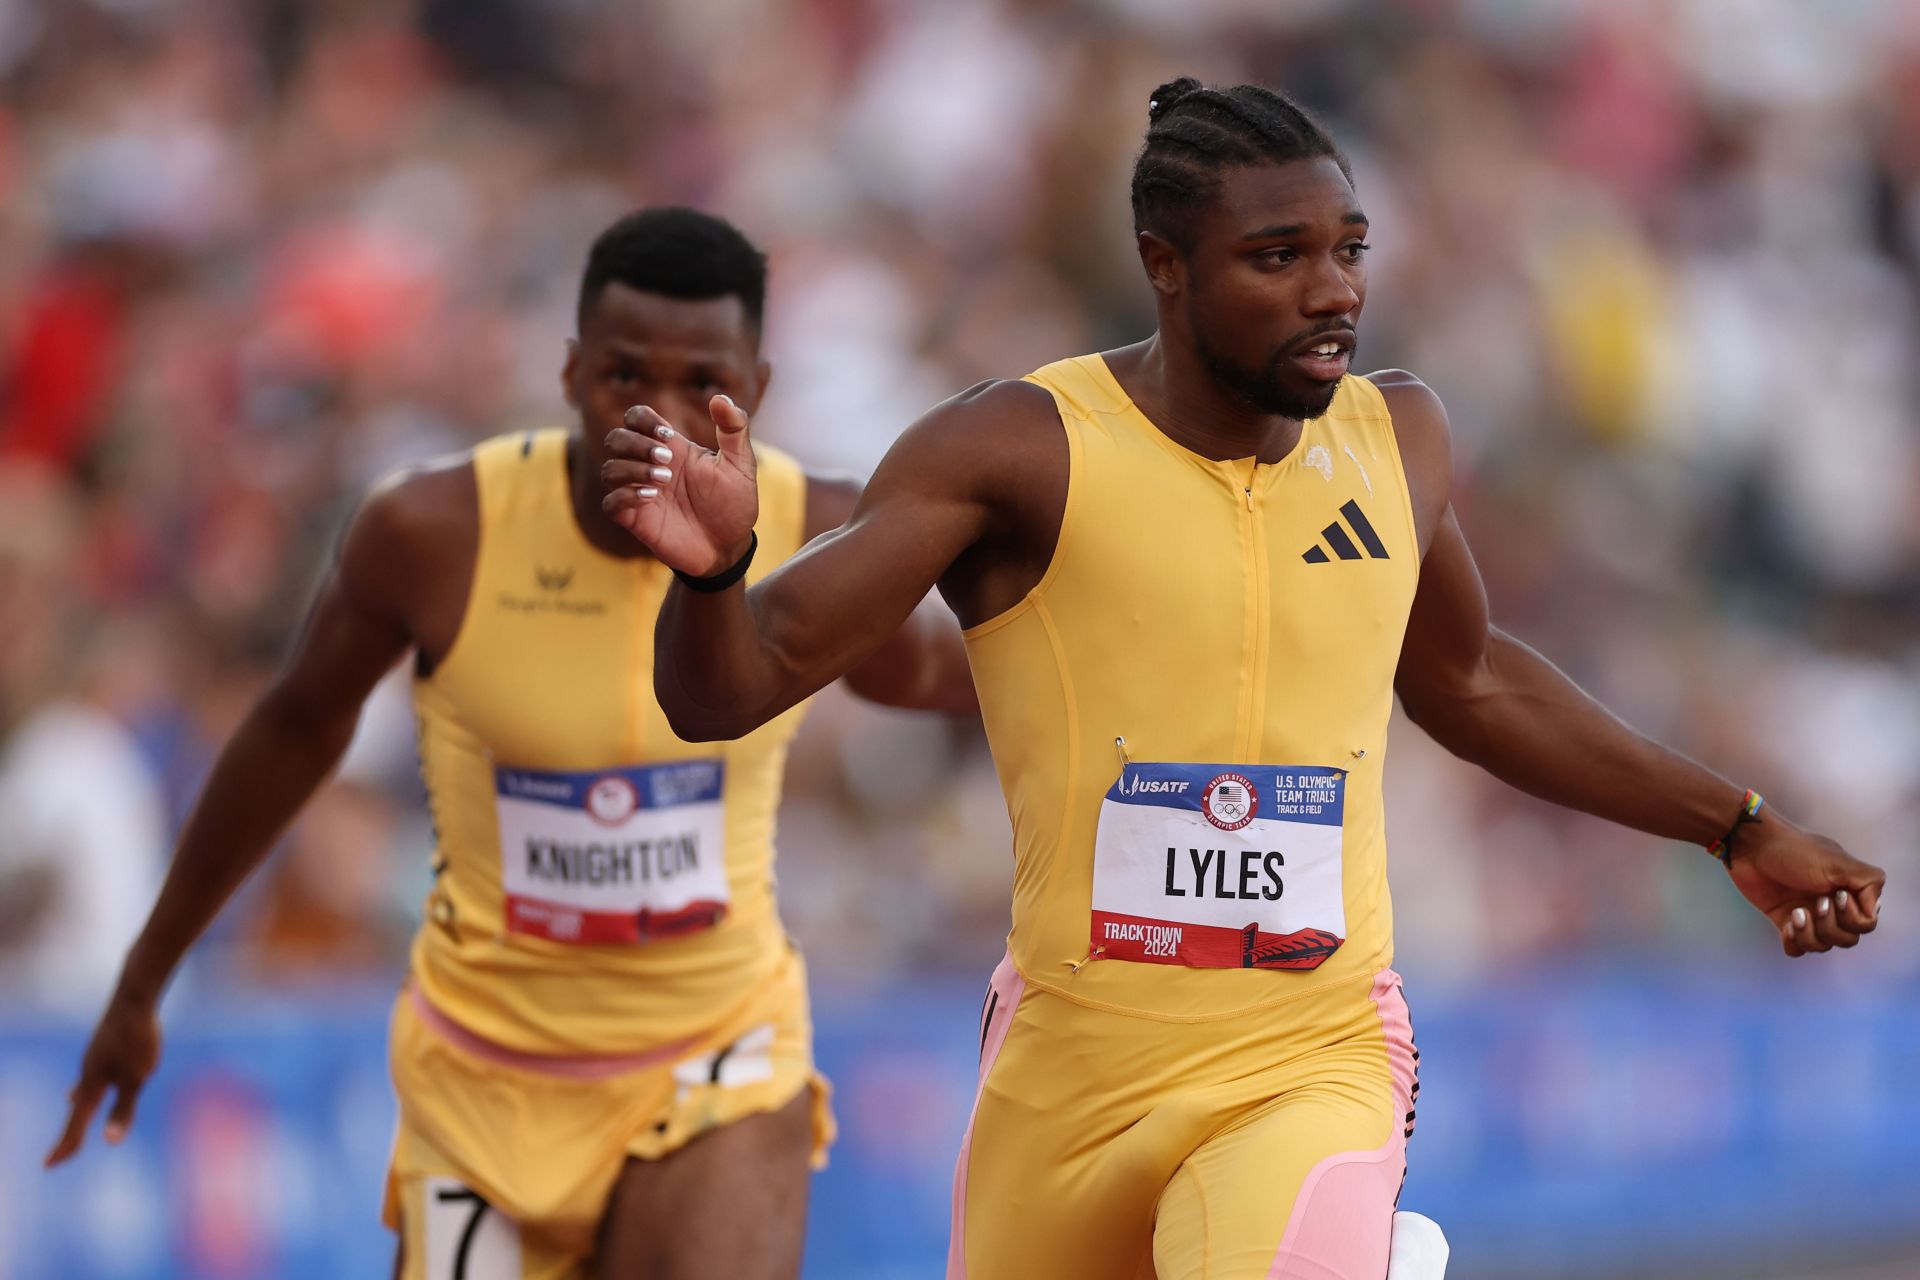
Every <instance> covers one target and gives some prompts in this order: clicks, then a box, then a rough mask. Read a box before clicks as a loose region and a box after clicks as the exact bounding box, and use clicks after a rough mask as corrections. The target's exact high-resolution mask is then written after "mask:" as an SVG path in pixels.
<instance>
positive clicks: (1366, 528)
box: [1300, 502, 1390, 564]
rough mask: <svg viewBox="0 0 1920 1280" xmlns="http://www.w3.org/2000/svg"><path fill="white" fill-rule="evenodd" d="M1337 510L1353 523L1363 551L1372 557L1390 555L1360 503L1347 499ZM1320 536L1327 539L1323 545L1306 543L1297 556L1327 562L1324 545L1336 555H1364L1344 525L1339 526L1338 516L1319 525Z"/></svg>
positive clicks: (1359, 557) (1353, 558) (1316, 561)
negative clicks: (1328, 523) (1309, 545)
mask: <svg viewBox="0 0 1920 1280" xmlns="http://www.w3.org/2000/svg"><path fill="white" fill-rule="evenodd" d="M1340 514H1341V515H1343V516H1345V517H1346V518H1347V524H1350V525H1352V526H1353V532H1354V534H1355V536H1357V537H1358V538H1359V539H1360V547H1365V548H1366V549H1367V551H1366V554H1367V555H1368V556H1371V557H1373V558H1374V559H1375V560H1386V559H1389V558H1390V557H1389V556H1388V555H1387V547H1386V544H1385V543H1383V542H1381V541H1380V535H1379V534H1377V533H1375V532H1374V531H1373V525H1372V524H1371V523H1369V522H1368V520H1367V513H1366V512H1364V511H1362V510H1361V509H1360V504H1359V503H1357V502H1349V503H1347V504H1346V505H1345V506H1343V507H1341V508H1340ZM1320 536H1321V537H1322V538H1324V539H1326V546H1324V547H1323V546H1320V545H1319V544H1317V543H1316V544H1315V545H1313V546H1311V547H1308V548H1307V549H1306V551H1305V552H1303V553H1302V554H1301V556H1300V558H1301V559H1302V560H1305V561H1306V562H1307V563H1308V564H1326V563H1328V561H1329V557H1328V555H1327V547H1332V548H1333V554H1334V555H1336V556H1339V557H1340V558H1341V559H1342V560H1359V559H1362V558H1363V557H1362V556H1361V553H1360V547H1356V546H1354V545H1353V539H1352V538H1349V537H1348V536H1347V531H1346V528H1345V527H1344V526H1342V525H1341V523H1340V522H1339V521H1338V520H1335V521H1334V522H1333V523H1332V524H1330V525H1328V526H1327V527H1326V528H1324V529H1322V530H1321V531H1320Z"/></svg>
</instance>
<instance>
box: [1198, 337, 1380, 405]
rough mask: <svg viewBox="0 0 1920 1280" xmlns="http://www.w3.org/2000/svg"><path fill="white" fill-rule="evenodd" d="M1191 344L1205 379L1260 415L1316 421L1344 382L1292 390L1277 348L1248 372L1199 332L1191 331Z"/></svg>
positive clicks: (1319, 384) (1282, 357)
mask: <svg viewBox="0 0 1920 1280" xmlns="http://www.w3.org/2000/svg"><path fill="white" fill-rule="evenodd" d="M1193 345H1194V349H1195V350H1196V351H1197V352H1198V353H1199V355H1200V362H1201V363H1202V364H1203V365H1205V366H1206V369H1207V374H1208V376H1209V377H1211V378H1212V379H1213V380H1214V381H1215V382H1217V383H1219V384H1220V385H1221V386H1222V387H1224V388H1226V390H1227V392H1228V393H1229V394H1230V395H1232V396H1234V397H1235V398H1236V399H1239V400H1241V401H1244V402H1245V403H1246V404H1247V405H1248V406H1250V407H1251V408H1253V409H1255V410H1257V411H1259V412H1260V413H1269V414H1274V415H1276V416H1278V417H1282V418H1294V419H1297V420H1299V421H1301V422H1305V421H1307V419H1309V418H1317V417H1319V416H1320V415H1321V414H1323V413H1325V412H1326V411H1327V407H1328V406H1329V405H1331V404H1332V403H1333V397H1334V393H1335V392H1336V391H1338V390H1339V389H1340V382H1344V381H1346V379H1345V378H1344V377H1342V378H1341V379H1340V382H1326V383H1314V384H1311V385H1310V386H1309V387H1307V388H1305V389H1303V390H1295V389H1293V388H1291V387H1288V386H1287V384H1286V382H1285V380H1284V378H1283V376H1282V374H1281V370H1282V368H1284V367H1285V364H1286V361H1287V355H1286V353H1285V352H1283V351H1282V350H1281V349H1280V348H1279V347H1275V348H1273V350H1272V351H1270V352H1268V354H1267V360H1266V363H1265V364H1264V365H1263V366H1262V367H1260V368H1257V369H1250V368H1248V367H1247V366H1245V365H1243V364H1239V363H1237V362H1235V361H1234V360H1233V359H1231V358H1230V357H1228V356H1227V355H1226V354H1224V353H1223V352H1221V351H1220V350H1219V349H1217V348H1216V347H1214V346H1213V344H1212V343H1210V342H1208V341H1207V339H1206V335H1204V334H1202V333H1201V332H1200V331H1199V330H1198V329H1196V330H1194V334H1193Z"/></svg>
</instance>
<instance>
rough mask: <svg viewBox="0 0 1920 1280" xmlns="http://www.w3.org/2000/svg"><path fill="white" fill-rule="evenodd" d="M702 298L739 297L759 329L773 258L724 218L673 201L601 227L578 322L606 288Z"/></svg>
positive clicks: (585, 278) (590, 258)
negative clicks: (615, 286)
mask: <svg viewBox="0 0 1920 1280" xmlns="http://www.w3.org/2000/svg"><path fill="white" fill-rule="evenodd" d="M613 281H618V282H619V283H621V284H624V285H626V286H627V287H628V288H630V289H639V290H641V291H642V292H644V293H660V294H665V295H666V296H667V297H669V298H687V299H691V300H695V301H698V300H703V299H706V298H726V297H734V298H738V299H740V301H741V304H742V305H744V306H745V307H746V310H747V320H748V322H749V323H750V324H751V325H752V326H753V329H754V332H755V333H758V332H759V331H760V319H761V316H762V314H763V313H764V312H765V310H766V304H767V256H766V255H765V254H763V253H761V252H760V250H758V249H756V248H754V246H753V242H752V241H751V240H749V239H747V238H746V236H744V235H742V234H741V233H740V229H739V228H738V227H736V226H734V225H733V224H732V223H731V222H728V221H727V220H726V219H725V218H716V217H714V216H713V215H712V214H710V213H702V212H700V211H699V210H698V209H687V208H682V207H679V206H671V207H666V208H659V209H641V210H639V211H637V212H635V213H630V214H628V215H627V216H626V217H624V218H622V219H620V221H618V222H616V223H614V224H613V225H612V226H610V227H608V228H607V229H606V230H605V231H602V232H601V233H600V234H599V236H598V237H597V238H596V239H595V240H594V242H593V248H592V249H590V250H588V251H587V269H586V272H585V273H584V274H583V275H582V276H581V277H580V307H579V311H578V312H577V314H576V317H575V319H576V322H577V323H580V324H585V323H586V319H587V312H588V310H589V309H590V308H592V306H593V304H594V302H595V301H596V300H597V299H598V298H599V297H600V293H601V291H602V290H603V289H605V288H606V287H607V285H608V284H609V283H611V282H613Z"/></svg>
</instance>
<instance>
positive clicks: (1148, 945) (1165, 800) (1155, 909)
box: [1092, 762, 1347, 969]
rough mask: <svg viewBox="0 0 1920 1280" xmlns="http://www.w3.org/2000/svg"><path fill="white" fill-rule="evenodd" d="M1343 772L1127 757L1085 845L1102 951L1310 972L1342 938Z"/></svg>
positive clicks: (1198, 964) (1205, 965)
mask: <svg viewBox="0 0 1920 1280" xmlns="http://www.w3.org/2000/svg"><path fill="white" fill-rule="evenodd" d="M1346 783H1347V776H1346V773H1345V771H1343V770H1340V769H1328V768H1323V767H1320V766H1314V765H1248V764H1163V763H1148V762H1143V763H1134V762H1128V763H1127V765H1126V766H1125V767H1124V768H1123V769H1122V770H1121V771H1120V777H1119V779H1118V780H1117V781H1116V782H1115V783H1114V784H1113V786H1112V787H1111V788H1109V789H1108V791H1107V794H1106V798H1105V799H1104V800H1103V801H1102V802H1101V805H1100V824H1099V827H1098V829H1097V830H1096V832H1095V834H1094V845H1093V934H1092V955H1093V956H1094V957H1095V958H1096V959H1107V960H1135V961H1142V962H1145V963H1148V964H1179V965H1186V966H1188V967H1190V968H1195V969H1241V968H1246V969H1314V968H1318V967H1319V965H1320V964H1321V963H1322V962H1323V961H1325V960H1326V958H1327V957H1328V956H1330V955H1332V954H1333V952H1334V950H1335V949H1336V948H1338V947H1339V945H1340V944H1341V942H1343V941H1344V940H1345V938H1346V929H1347V916H1346V902H1345V898H1344V896H1343V893H1342V877H1341V863H1340V858H1341V824H1342V821H1343V819H1344V815H1345V808H1346Z"/></svg>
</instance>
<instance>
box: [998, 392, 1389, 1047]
mask: <svg viewBox="0 0 1920 1280" xmlns="http://www.w3.org/2000/svg"><path fill="white" fill-rule="evenodd" d="M1029 381H1032V382H1035V383H1037V384H1039V385H1040V386H1042V387H1045V388H1047V390H1049V391H1051V392H1052V393H1053V396H1054V399H1055V402H1056V403H1057V404H1058V406H1059V410H1060V417H1061V420H1062V422H1063V423H1064V424H1065V427H1066V433H1067V441H1068V448H1069V451H1070V458H1071V473H1070V479H1069V483H1068V489H1067V502H1066V511H1065V515H1064V517H1063V519H1062V522H1061V527H1060V538H1059V542H1058V545H1057V548H1056V550H1055V552H1054V555H1053V560H1052V563H1051V564H1050V565H1049V567H1048V569H1047V571H1046V574H1045V576H1044V577H1043V578H1042V579H1041V581H1040V582H1039V584H1038V585H1036V586H1035V587H1034V589H1033V590H1032V592H1031V593H1029V594H1028V595H1027V597H1026V598H1025V599H1024V600H1022V601H1021V602H1020V603H1019V604H1018V605H1016V606H1015V607H1014V608H1012V609H1010V610H1008V611H1007V612H1006V613H1004V614H1002V615H1000V616H999V617H997V618H994V619H991V620H990V621H988V622H985V623H983V624H981V625H980V626H977V627H974V628H972V629H971V630H969V631H968V632H967V645H968V649H969V654H970V657H971V661H972V664H973V670H974V679H975V683H976V684H977V686H978V688H979V691H980V703H981V709H982V712H983V714H984V717H985V720H986V727H987V735H988V739H989V741H990V743H991V745H992V749H993V757H994V762H995V765H996V767H997V769H998V771H999V774H1000V780H1001V785H1002V787H1003V788H1004V790H1005V792H1006V797H1007V805H1008V809H1009V812H1010V813H1011V815H1012V818H1013V830H1014V858H1015V862H1014V888H1013V929H1012V933H1011V936H1010V939H1009V944H1008V946H1009V953H1010V955H1011V958H1012V961H1013V963H1014V965H1015V967H1016V968H1017V969H1018V970H1019V971H1020V973H1021V974H1022V975H1024V977H1025V979H1026V981H1027V982H1028V984H1029V985H1030V986H1032V987H1036V988H1039V989H1042V990H1047V991H1052V992H1054V993H1056V994H1058V995H1060V996H1063V997H1065V998H1067V999H1070V1000H1074V1001H1078V1002H1081V1003H1083V1004H1088V1005H1091V1006H1093V1007H1096V1008H1105V1009H1113V1010H1117V1011H1123V1012H1128V1013H1137V1014H1145V1015H1148V1016H1157V1017H1163V1018H1169V1019H1176V1020H1178V1019H1205V1018H1217V1017H1224V1016H1227V1015H1230V1014H1233V1013H1236V1012H1239V1011H1243V1010H1248V1009H1253V1008H1258V1007H1262V1006H1267V1005H1272V1004H1277V1003H1279V1002H1282V1001H1286V1000H1290V999H1293V998H1295V997H1298V996H1301V995H1303V994H1306V993H1308V992H1311V991H1322V990H1326V989H1328V988H1330V987H1332V986H1334V985H1335V984H1339V983H1346V982H1352V983H1355V984H1359V983H1363V982H1369V981H1371V980H1372V978H1373V976H1374V975H1375V974H1377V973H1379V972H1380V971H1381V970H1382V969H1384V968H1386V967H1387V966H1388V965H1389V964H1390V963H1391V960H1392V950H1393V944H1392V936H1393V919H1392V908H1391V905H1390V903H1389V901H1388V896H1387V880H1386V857H1385V855H1386V849H1385V840H1384V831H1383V821H1382V812H1381V793H1380V780H1381V769H1382V766H1383V765H1384V764H1385V756H1386V745H1387V743H1386V739H1387V720H1388V716H1389V714H1390V713H1391V711H1392V707H1393V673H1394V668H1395V665H1396V664H1397V662H1398V661H1399V656H1400V644H1401V637H1402V635H1403V633H1404V631H1405V627H1406V620H1407V613H1408V609H1409V608H1410V606H1411V604H1412V600H1413V592H1414V585H1415V580H1416V578H1417V574H1418V566H1419V552H1418V546H1417V542H1416V538H1415V533H1414V525H1413V512H1412V506H1411V503H1410V501H1409V498H1408V494H1407V484H1406V478H1405V476H1404V475H1403V473H1402V470H1401V462H1400V453H1399V449H1398V446H1397V445H1396V443H1395V441H1394V437H1393V430H1392V425H1391V421H1390V418H1389V416H1388V413H1387V408H1386V404H1385V401H1384V399H1383V397H1382V396H1381V394H1380V392H1379V390H1378V389H1377V388H1376V387H1374V385H1373V384H1372V383H1370V382H1368V381H1366V380H1365V379H1363V378H1359V377H1349V378H1347V379H1345V380H1344V381H1343V382H1342V383H1341V384H1340V389H1339V392H1338V394H1337V395H1336V396H1335V398H1334V401H1333V404H1332V406H1331V408H1330V409H1329V410H1328V412H1327V413H1326V414H1325V415H1324V416H1322V417H1320V418H1317V419H1314V420H1313V421H1311V422H1309V423H1307V424H1306V426H1305V429H1304V431H1303V432H1302V434H1301V437H1300V441H1299V443H1298V444H1297V445H1296V446H1295V447H1294V449H1293V451H1292V452H1291V453H1290V454H1289V455H1288V456H1287V457H1285V458H1284V459H1282V460H1280V461H1279V462H1277V463H1273V464H1270V465H1265V466H1261V465H1256V464H1255V462H1254V461H1253V460H1252V459H1250V458H1242V459H1238V460H1233V461H1226V462H1216V461H1212V460H1209V459H1206V458H1202V457H1200V456H1199V455H1197V454H1194V453H1191V452H1189V451H1188V450H1186V449H1184V448H1182V447H1181V446H1179V445H1177V444H1175V443H1174V442H1173V441H1172V440H1170V439H1168V438H1167V436H1165V435H1164V434H1163V433H1161V432H1160V431H1159V430H1158V429H1156V428H1155V427H1154V426H1153V424H1152V423H1150V422H1149V421H1148V420H1147V419H1146V418H1145V417H1144V416H1143V415H1142V414H1141V413H1140V411H1139V410H1138V409H1137V408H1135V407H1134V405H1133V403H1132V401H1131V400H1129V399H1128V397H1127V396H1126V394H1125V392H1124V391H1123V390H1122V389H1121V387H1120V385H1119V384H1118V383H1117V382H1116V381H1115V380H1114V378H1113V375H1112V374H1111V373H1110V372H1109V370H1108V369H1107V366H1106V362H1105V361H1104V360H1102V359H1101V358H1100V357H1099V356H1097V355H1093V356H1083V357H1080V358H1078V359H1073V360H1065V361H1061V362H1059V363H1057V364H1052V365H1048V366H1047V367H1046V368H1044V369H1041V370H1039V371H1037V372H1036V373H1034V374H1032V375H1030V377H1029ZM1208 969H1221V970H1223V971H1221V972H1208V971H1206V970H1208ZM1354 999H1355V1000H1356V1001H1364V1000H1365V999H1366V991H1365V989H1364V988H1358V989H1356V991H1355V994H1354Z"/></svg>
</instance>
